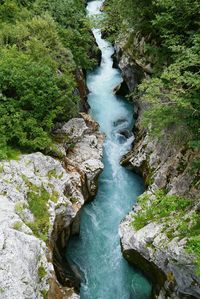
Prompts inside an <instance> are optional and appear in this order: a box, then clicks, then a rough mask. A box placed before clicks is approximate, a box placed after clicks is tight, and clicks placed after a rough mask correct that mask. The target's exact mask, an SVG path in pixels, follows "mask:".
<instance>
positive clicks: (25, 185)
mask: <svg viewBox="0 0 200 299" xmlns="http://www.w3.org/2000/svg"><path fill="white" fill-rule="evenodd" d="M54 134H56V135H57V136H59V140H63V142H62V144H61V143H60V144H58V146H57V147H58V149H59V153H60V155H62V159H61V158H60V159H56V158H52V157H50V156H47V155H44V154H42V153H39V152H38V153H33V154H27V155H22V156H20V157H19V159H18V160H16V161H15V160H11V161H5V162H1V163H0V169H1V171H0V188H1V189H0V197H1V200H0V202H1V208H0V220H1V228H0V244H1V245H0V248H1V254H0V263H1V267H0V281H1V286H0V298H2V299H6V298H9V299H12V298H13V299H16V298H27V299H31V298H33V299H36V298H38V299H39V298H47V297H48V298H54V299H55V298H56V299H59V298H78V295H76V294H75V293H74V288H73V287H75V288H76V290H77V289H78V287H79V286H78V282H77V279H75V280H76V283H75V282H74V284H73V277H72V278H71V280H70V281H69V276H70V274H69V273H70V272H67V271H68V268H67V266H66V264H67V262H66V260H65V257H64V250H65V247H66V244H67V240H68V238H69V236H70V234H74V233H77V232H78V225H79V220H78V214H79V211H80V209H81V207H82V206H83V205H84V203H85V202H86V201H89V200H90V199H92V198H93V197H94V195H95V193H96V191H97V178H98V176H99V174H100V172H101V171H102V169H103V164H102V163H101V158H102V144H103V139H104V137H103V135H102V134H100V133H99V132H98V125H97V124H96V123H95V122H94V121H93V120H92V119H91V118H90V117H89V116H88V115H86V114H82V117H81V118H75V119H71V120H70V121H69V122H68V123H66V124H64V125H62V126H60V127H59V128H58V129H57V131H56V132H54ZM60 138H61V139H60ZM34 199H37V201H36V203H35V204H34ZM47 207H48V208H47ZM65 266H66V267H65ZM71 273H72V272H71Z"/></svg>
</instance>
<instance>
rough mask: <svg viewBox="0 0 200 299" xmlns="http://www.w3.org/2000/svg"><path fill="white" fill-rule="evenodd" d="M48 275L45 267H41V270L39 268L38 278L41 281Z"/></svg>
mask: <svg viewBox="0 0 200 299" xmlns="http://www.w3.org/2000/svg"><path fill="white" fill-rule="evenodd" d="M45 275H46V270H45V268H44V267H43V265H41V266H40V267H39V268H38V277H39V279H40V280H42V278H44V277H45Z"/></svg>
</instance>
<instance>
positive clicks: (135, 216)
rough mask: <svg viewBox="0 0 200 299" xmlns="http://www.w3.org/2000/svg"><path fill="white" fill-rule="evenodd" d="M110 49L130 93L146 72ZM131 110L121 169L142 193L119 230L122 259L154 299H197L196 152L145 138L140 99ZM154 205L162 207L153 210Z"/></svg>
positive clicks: (124, 52) (165, 139)
mask: <svg viewBox="0 0 200 299" xmlns="http://www.w3.org/2000/svg"><path fill="white" fill-rule="evenodd" d="M115 49H116V58H117V61H118V64H119V67H120V69H121V71H122V75H123V78H124V81H125V83H126V85H127V87H128V89H129V92H131V93H132V92H133V91H134V90H135V88H136V87H137V85H138V84H139V83H140V82H141V80H142V78H145V77H148V76H149V74H150V73H149V72H148V73H147V72H146V69H147V67H144V65H142V64H141V63H138V61H137V60H134V59H133V57H132V56H130V55H129V51H127V50H126V49H125V48H123V45H122V44H116V46H115ZM134 105H135V115H136V117H137V121H136V124H135V127H134V133H135V141H134V146H133V148H132V150H131V151H130V152H129V153H128V154H127V155H125V156H124V157H123V158H122V160H121V164H122V165H124V166H126V167H128V168H130V169H132V170H133V171H135V172H136V173H139V174H141V175H142V176H143V178H144V180H145V183H146V185H147V187H148V188H147V192H146V193H145V194H146V195H145V194H144V195H143V197H141V199H140V200H139V203H138V205H137V206H136V207H134V209H133V211H132V212H131V213H130V214H129V215H128V216H127V217H126V218H125V219H124V220H123V222H122V224H121V226H120V237H121V243H122V251H123V254H124V256H125V258H127V260H128V261H129V262H131V263H133V264H134V265H136V266H137V267H139V268H140V269H142V270H143V271H144V272H145V273H146V274H147V275H149V277H150V278H151V279H152V281H153V282H154V286H155V287H154V297H155V298H199V296H200V279H199V275H198V264H197V259H198V254H197V256H196V255H195V250H192V248H190V246H191V245H190V244H192V243H191V242H192V241H190V240H192V239H191V238H192V236H193V234H195V230H196V229H197V230H198V223H199V222H198V219H199V215H198V211H199V191H200V190H199V179H198V170H195V169H194V168H193V166H192V165H193V162H194V161H196V160H197V159H198V158H199V152H198V151H195V150H193V149H191V148H186V147H185V146H184V145H183V146H181V145H180V144H176V143H171V140H170V138H169V136H170V134H172V135H173V131H171V132H165V134H164V136H163V137H162V138H161V139H158V138H155V137H154V138H152V137H150V136H149V134H148V129H144V128H143V127H142V126H141V117H142V115H143V113H144V111H145V110H146V109H148V106H147V105H145V103H144V102H143V101H141V100H140V98H137V100H136V99H135V100H134ZM158 192H161V193H160V194H162V195H158ZM184 199H185V200H184ZM170 200H171V203H170ZM155 201H157V206H158V208H157V210H156V206H155ZM160 201H162V203H163V204H162V205H160V207H159V202H160ZM173 201H175V202H177V207H175V206H174V208H173V206H171V208H170V210H169V211H168V210H167V209H169V208H168V206H167V205H168V204H169V205H172V204H173ZM187 201H188V204H187ZM179 202H180V204H178V203H179ZM181 202H183V206H182V207H180V210H179V209H178V206H179V205H181ZM159 209H160V210H159ZM162 209H163V211H162ZM150 213H151V216H149V214H150ZM161 213H163V216H162V215H160V214H161ZM193 246H198V245H195V243H194V245H193ZM197 248H198V247H197Z"/></svg>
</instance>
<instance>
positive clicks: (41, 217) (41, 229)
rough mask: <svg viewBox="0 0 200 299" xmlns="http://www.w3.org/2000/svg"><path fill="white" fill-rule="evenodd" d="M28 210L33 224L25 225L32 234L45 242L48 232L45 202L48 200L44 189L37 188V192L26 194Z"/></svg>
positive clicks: (47, 214) (47, 215)
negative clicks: (32, 216)
mask: <svg viewBox="0 0 200 299" xmlns="http://www.w3.org/2000/svg"><path fill="white" fill-rule="evenodd" d="M27 199H28V204H29V209H30V211H31V212H32V214H33V215H34V217H35V219H34V222H29V223H27V224H28V226H29V227H30V228H31V229H32V231H33V233H34V234H35V235H36V236H37V237H39V238H40V239H42V240H43V241H47V234H48V230H49V211H48V206H47V202H48V200H49V199H50V195H49V193H48V192H47V191H46V190H45V189H44V188H37V191H36V190H35V189H34V191H29V192H28V194H27Z"/></svg>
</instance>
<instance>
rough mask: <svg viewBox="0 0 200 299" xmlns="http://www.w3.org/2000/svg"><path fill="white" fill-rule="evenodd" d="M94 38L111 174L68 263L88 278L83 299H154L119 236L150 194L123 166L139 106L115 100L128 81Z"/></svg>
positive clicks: (95, 83)
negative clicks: (143, 195) (118, 89)
mask: <svg viewBox="0 0 200 299" xmlns="http://www.w3.org/2000/svg"><path fill="white" fill-rule="evenodd" d="M102 3H103V1H101V0H99V1H90V2H89V3H88V6H87V10H88V14H89V15H94V14H97V13H100V7H101V5H102ZM93 32H94V35H95V38H96V40H97V43H98V45H99V48H100V49H101V51H102V62H101V65H100V67H98V68H97V69H96V70H95V71H94V72H92V73H90V74H88V76H87V85H88V88H89V90H90V94H89V98H88V101H89V104H90V107H91V110H90V113H91V115H92V116H93V118H94V119H95V120H96V121H97V122H98V123H99V124H100V129H101V131H103V132H104V133H105V134H106V140H105V143H104V158H103V163H104V167H105V168H104V171H103V173H102V174H101V176H100V179H99V190H98V194H97V196H96V198H95V199H94V201H93V202H92V203H89V204H87V205H85V207H84V208H83V210H82V213H81V230H80V236H75V237H72V238H71V239H70V241H69V244H68V248H67V259H68V261H69V262H70V263H71V264H72V265H76V266H77V267H78V268H79V269H80V272H81V273H83V276H84V278H83V281H82V284H81V290H80V295H81V299H148V298H150V292H151V286H150V284H149V282H148V281H147V280H146V278H145V277H144V276H142V274H141V273H140V272H138V271H136V270H135V269H134V268H133V267H131V266H130V265H129V264H128V263H127V262H126V260H125V259H124V258H123V257H122V254H121V248H120V240H119V235H118V227H119V223H120V221H121V220H122V219H123V217H124V216H125V215H126V214H127V213H128V212H129V211H130V210H131V208H132V206H133V204H134V202H135V201H136V198H137V196H138V195H139V194H141V193H142V192H143V190H144V185H143V182H142V180H141V179H140V178H139V177H138V176H137V175H135V174H134V173H133V172H131V171H129V170H127V169H125V168H123V167H121V166H120V164H119V161H120V158H121V156H122V155H123V154H124V153H126V152H127V151H128V150H129V149H130V147H131V144H132V142H133V136H132V135H131V129H132V126H133V106H132V105H131V104H130V103H128V102H127V101H126V100H125V99H122V98H118V97H116V96H114V95H113V88H114V87H115V86H116V85H117V84H118V83H119V82H120V81H121V79H122V78H121V75H120V72H119V70H117V69H113V68H112V59H111V55H112V54H113V47H112V45H111V44H109V43H108V42H107V41H105V40H103V39H102V38H101V32H100V30H98V29H94V30H93Z"/></svg>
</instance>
